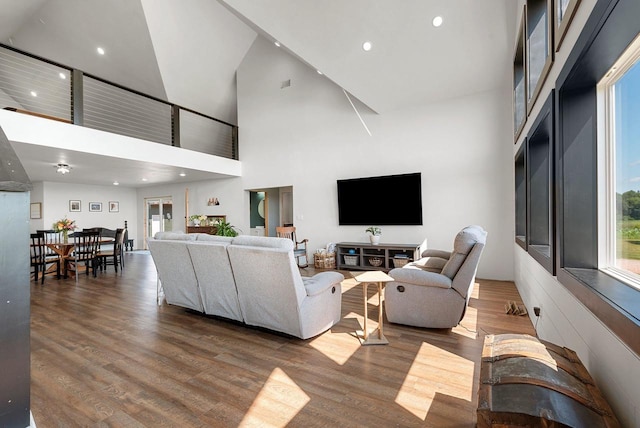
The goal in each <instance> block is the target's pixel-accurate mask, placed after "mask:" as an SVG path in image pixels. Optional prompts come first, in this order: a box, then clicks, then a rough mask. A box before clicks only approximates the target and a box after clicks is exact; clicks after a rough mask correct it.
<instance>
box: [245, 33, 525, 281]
mask: <svg viewBox="0 0 640 428" xmlns="http://www.w3.org/2000/svg"><path fill="white" fill-rule="evenodd" d="M237 79H238V109H239V110H238V120H239V126H240V135H241V137H240V138H241V154H242V163H243V177H242V180H243V188H245V189H247V188H265V187H282V186H288V185H291V186H293V198H294V201H293V207H294V221H295V225H296V227H297V229H298V236H299V237H305V238H308V239H309V240H310V243H309V246H310V248H311V249H315V248H319V247H324V246H325V245H326V243H327V242H339V241H363V242H366V241H368V237H367V236H366V234H365V228H366V227H365V226H338V208H337V194H336V180H337V179H342V178H353V177H366V176H377V175H386V174H400V173H412V172H421V173H422V192H423V194H422V200H423V209H424V213H423V219H424V225H423V226H385V227H383V237H382V240H383V241H386V242H406V243H414V242H415V243H418V244H419V243H421V242H422V241H423V240H424V239H425V238H426V239H427V240H428V246H429V247H432V248H442V249H451V246H452V243H453V238H454V236H455V234H456V233H457V232H458V231H459V230H460V229H461V228H462V227H464V226H466V225H469V224H480V225H482V226H483V227H485V228H486V229H487V230H488V232H489V236H488V241H487V247H486V249H485V253H484V254H483V258H482V261H481V263H480V267H479V270H478V276H479V277H483V278H494V279H513V250H512V242H513V233H512V232H513V229H514V220H513V218H514V214H513V212H514V208H513V178H512V168H513V166H512V163H513V159H512V157H511V153H510V151H509V149H505V147H508V148H511V147H512V138H511V126H510V124H511V105H510V99H511V98H510V96H511V95H510V88H509V87H510V82H505V87H503V88H499V89H496V90H495V91H491V92H483V93H477V94H471V95H469V96H467V97H464V98H458V99H452V100H447V101H443V102H438V103H433V104H426V105H420V106H415V107H410V108H406V109H402V110H398V111H393V112H390V113H385V114H383V115H376V114H373V113H372V112H370V111H368V110H367V109H366V107H364V106H362V104H359V103H358V104H357V106H358V108H359V109H360V112H361V114H362V115H363V118H364V120H365V122H366V123H367V125H368V127H369V128H370V130H371V132H372V134H373V135H372V136H369V135H368V134H367V133H366V132H365V130H364V128H363V127H362V125H361V124H360V122H359V120H358V118H357V116H356V114H355V113H354V111H353V109H352V108H351V106H350V104H349V102H348V100H347V99H346V97H345V95H344V94H343V92H342V90H341V89H340V88H339V87H337V86H336V85H334V84H333V83H332V82H330V81H329V80H328V79H326V78H325V77H323V76H320V75H318V74H317V73H316V72H315V70H313V69H311V68H309V67H307V66H306V65H304V64H302V63H301V62H300V61H298V60H296V59H295V58H293V57H292V56H290V55H288V54H287V53H286V52H285V51H284V50H281V49H278V48H276V47H275V46H274V45H273V44H272V43H269V42H268V41H266V40H264V39H262V38H259V39H257V40H256V42H255V43H254V45H253V46H252V48H251V49H250V50H249V52H248V54H247V56H246V57H245V59H244V61H243V63H242V64H241V66H240V68H239V70H238V77H237ZM287 79H291V87H289V88H285V89H280V86H281V82H282V81H284V80H287ZM246 212H247V213H248V212H249V210H248V207H247V208H246Z"/></svg>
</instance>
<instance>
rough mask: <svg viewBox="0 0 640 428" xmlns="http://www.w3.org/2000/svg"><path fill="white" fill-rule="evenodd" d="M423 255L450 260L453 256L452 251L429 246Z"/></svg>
mask: <svg viewBox="0 0 640 428" xmlns="http://www.w3.org/2000/svg"><path fill="white" fill-rule="evenodd" d="M422 257H440V258H441V259H445V260H449V259H450V258H451V251H444V250H432V249H429V248H427V249H426V250H424V251H423V252H422Z"/></svg>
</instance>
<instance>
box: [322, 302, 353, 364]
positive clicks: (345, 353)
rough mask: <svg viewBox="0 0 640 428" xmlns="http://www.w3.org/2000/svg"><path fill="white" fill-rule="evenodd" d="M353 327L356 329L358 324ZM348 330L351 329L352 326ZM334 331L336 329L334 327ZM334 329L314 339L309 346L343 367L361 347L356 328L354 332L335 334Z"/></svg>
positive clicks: (347, 331) (350, 316)
mask: <svg viewBox="0 0 640 428" xmlns="http://www.w3.org/2000/svg"><path fill="white" fill-rule="evenodd" d="M346 318H356V316H355V314H353V313H351V314H349V315H347V316H346V317H345V319H346ZM353 325H354V327H356V326H357V325H358V322H357V321H355V320H354V323H353ZM348 328H350V326H349V327H348ZM334 329H336V328H335V327H334ZM334 329H332V331H331V332H330V333H325V334H322V335H320V336H318V337H317V338H315V339H313V340H312V341H311V342H310V343H309V345H310V346H311V347H312V348H313V349H315V350H316V351H318V352H320V353H321V354H322V355H324V356H325V357H327V358H329V359H331V360H332V361H333V362H335V363H336V364H339V365H341V366H342V365H344V364H345V363H346V362H347V361H349V359H350V358H351V356H352V355H353V354H355V353H356V352H357V351H358V350H359V349H360V346H361V345H360V341H359V340H358V338H357V337H356V335H355V334H356V333H355V332H356V329H355V328H354V330H353V331H351V330H345V331H336V332H333V330H334ZM336 330H337V329H336Z"/></svg>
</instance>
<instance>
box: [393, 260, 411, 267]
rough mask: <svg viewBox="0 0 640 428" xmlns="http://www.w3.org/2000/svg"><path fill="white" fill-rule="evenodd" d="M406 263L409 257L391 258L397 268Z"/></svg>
mask: <svg viewBox="0 0 640 428" xmlns="http://www.w3.org/2000/svg"><path fill="white" fill-rule="evenodd" d="M407 263H409V259H393V266H394V267H397V268H401V267H402V266H404V265H406V264H407Z"/></svg>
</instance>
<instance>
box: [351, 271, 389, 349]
mask: <svg viewBox="0 0 640 428" xmlns="http://www.w3.org/2000/svg"><path fill="white" fill-rule="evenodd" d="M368 285H369V284H368V283H366V282H364V283H362V290H363V297H364V322H363V330H362V334H361V335H358V338H359V339H360V344H361V345H388V344H389V341H388V340H387V338H386V337H384V334H383V325H382V323H383V318H384V314H383V312H382V292H383V287H384V285H383V283H382V282H379V283H378V328H376V330H374V331H372V332H371V334H370V333H369V331H368V330H367V318H368V317H369V313H368V310H367V300H368V299H367V297H368V296H367V286H368Z"/></svg>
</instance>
